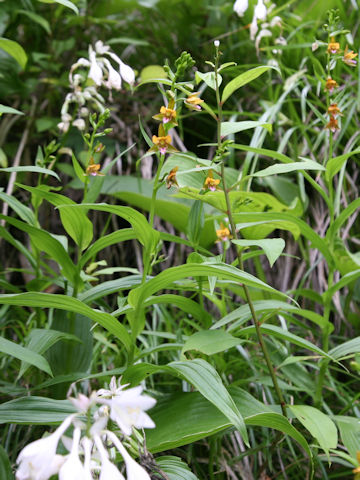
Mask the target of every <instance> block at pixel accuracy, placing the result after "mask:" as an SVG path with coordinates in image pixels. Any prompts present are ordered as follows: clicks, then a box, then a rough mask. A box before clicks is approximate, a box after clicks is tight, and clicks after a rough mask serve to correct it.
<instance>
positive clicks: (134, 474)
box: [101, 432, 151, 480]
mask: <svg viewBox="0 0 360 480" xmlns="http://www.w3.org/2000/svg"><path fill="white" fill-rule="evenodd" d="M106 434H107V436H108V437H109V438H110V440H111V441H112V442H113V444H114V445H115V447H116V448H117V449H118V450H119V452H120V453H121V455H122V457H123V459H124V462H125V466H126V479H127V480H151V478H150V476H149V474H148V473H147V472H146V470H145V469H144V468H143V467H142V466H141V465H139V464H138V463H137V462H136V461H135V460H134V459H133V458H132V457H131V456H130V455H129V454H128V452H127V451H126V449H125V447H124V446H123V445H122V443H121V442H120V440H119V439H118V438H117V436H116V435H114V434H113V433H112V432H106ZM101 480H102V479H101Z"/></svg>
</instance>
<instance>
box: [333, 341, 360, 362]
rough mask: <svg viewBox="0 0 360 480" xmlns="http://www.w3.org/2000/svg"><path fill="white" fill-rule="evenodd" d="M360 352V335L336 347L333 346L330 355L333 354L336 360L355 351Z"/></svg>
mask: <svg viewBox="0 0 360 480" xmlns="http://www.w3.org/2000/svg"><path fill="white" fill-rule="evenodd" d="M359 352H360V337H356V338H352V339H351V340H348V341H347V342H344V343H342V344H341V345H338V346H337V347H335V348H332V349H331V350H330V351H329V355H331V356H332V357H333V358H335V359H336V360H340V359H341V358H344V357H346V356H347V355H351V354H354V353H359Z"/></svg>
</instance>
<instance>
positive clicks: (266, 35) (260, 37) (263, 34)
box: [255, 28, 272, 54]
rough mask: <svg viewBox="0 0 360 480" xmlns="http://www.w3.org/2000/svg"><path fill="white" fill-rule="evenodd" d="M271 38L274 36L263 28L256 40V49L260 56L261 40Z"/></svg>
mask: <svg viewBox="0 0 360 480" xmlns="http://www.w3.org/2000/svg"><path fill="white" fill-rule="evenodd" d="M271 36H272V33H271V32H270V30H268V29H267V28H263V29H261V30H260V32H259V35H258V36H257V37H256V40H255V48H256V52H257V54H259V46H260V42H261V39H262V38H264V37H271Z"/></svg>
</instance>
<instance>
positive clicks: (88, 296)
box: [78, 275, 142, 303]
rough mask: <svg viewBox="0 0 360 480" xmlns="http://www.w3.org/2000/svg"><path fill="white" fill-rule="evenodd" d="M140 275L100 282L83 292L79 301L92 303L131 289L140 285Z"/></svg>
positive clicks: (79, 296)
mask: <svg viewBox="0 0 360 480" xmlns="http://www.w3.org/2000/svg"><path fill="white" fill-rule="evenodd" d="M141 279H142V275H129V276H127V277H122V278H117V279H116V280H109V281H107V282H101V283H100V284H99V285H95V287H91V288H89V289H88V290H86V291H85V292H81V293H80V294H79V295H78V298H79V300H81V301H82V302H84V303H92V302H94V301H95V300H97V299H98V298H104V297H105V296H106V295H110V294H111V293H114V292H118V291H119V292H120V291H121V290H130V289H131V288H133V287H135V286H137V285H139V284H140V283H141Z"/></svg>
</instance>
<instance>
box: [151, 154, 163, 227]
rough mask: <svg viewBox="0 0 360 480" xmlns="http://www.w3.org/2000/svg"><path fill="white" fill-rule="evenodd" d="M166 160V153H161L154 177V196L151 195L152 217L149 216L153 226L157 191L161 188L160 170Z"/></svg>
mask: <svg viewBox="0 0 360 480" xmlns="http://www.w3.org/2000/svg"><path fill="white" fill-rule="evenodd" d="M164 160H165V155H164V154H161V155H160V160H159V165H158V168H157V171H156V175H155V179H154V185H153V191H152V196H151V205H150V218H149V224H150V226H151V228H152V227H153V226H154V216H155V202H156V194H157V191H158V190H159V186H158V183H159V177H160V172H161V169H162V166H163V164H164Z"/></svg>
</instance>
